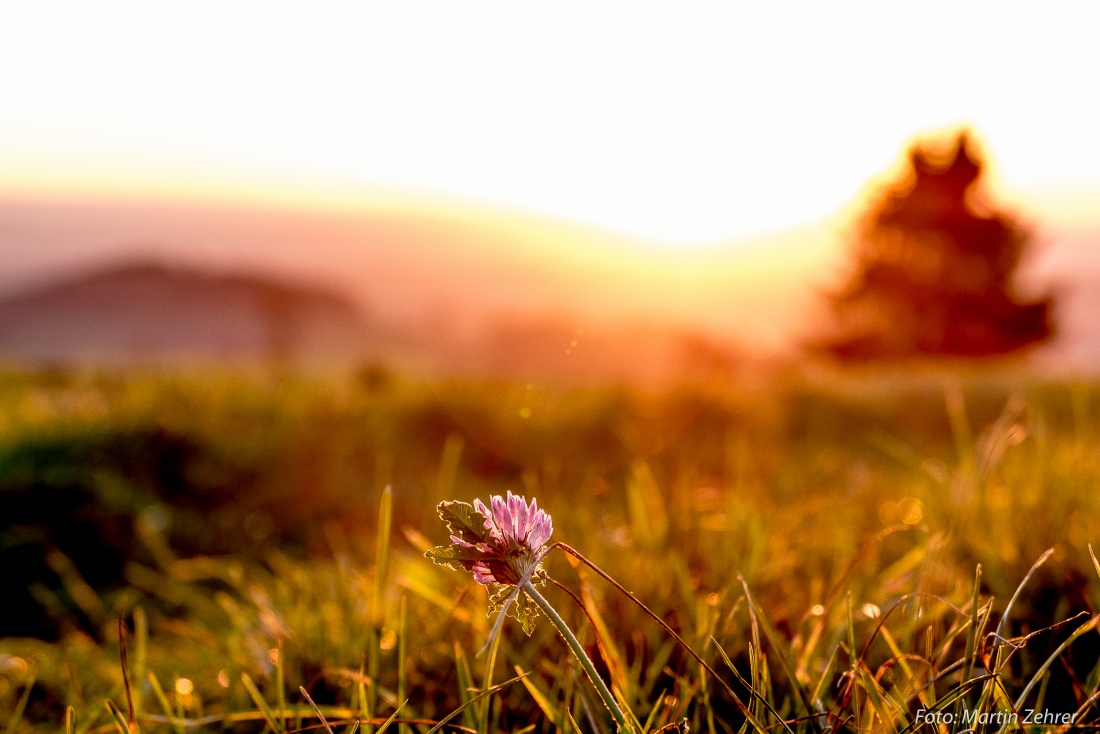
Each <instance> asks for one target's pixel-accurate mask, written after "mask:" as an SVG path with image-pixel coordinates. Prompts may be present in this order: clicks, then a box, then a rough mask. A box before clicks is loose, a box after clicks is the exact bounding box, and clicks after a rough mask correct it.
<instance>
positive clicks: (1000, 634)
mask: <svg viewBox="0 0 1100 734" xmlns="http://www.w3.org/2000/svg"><path fill="white" fill-rule="evenodd" d="M1053 554H1054V549H1053V548H1048V549H1047V551H1046V552H1045V553H1043V555H1041V556H1039V560H1037V561H1035V563H1034V564H1032V566H1031V570H1030V571H1028V572H1027V575H1026V576H1024V580H1023V581H1021V582H1020V585H1019V586H1017V587H1016V593H1014V594H1013V595H1012V598H1011V599H1009V600H1008V606H1006V607H1005V611H1004V614H1002V615H1001V620H1000V621H999V622H998V623H997V631H996V633H995V634H996V639H997V642H995V643H994V644H995V646H996V647H999V646H1000V645H999V644H998V643H999V642H1000V641H1001V640H1003V639H1004V628H1005V625H1006V624H1007V623H1008V616H1009V615H1010V614H1011V613H1012V608H1013V607H1014V606H1016V600H1017V599H1019V598H1020V594H1021V592H1023V590H1024V587H1025V586H1027V582H1028V581H1030V580H1031V577H1032V576H1034V575H1035V572H1036V571H1038V570H1039V567H1040V566H1042V565H1043V564H1044V563H1046V562H1047V559H1048V558H1050V557H1051V556H1052V555H1053Z"/></svg>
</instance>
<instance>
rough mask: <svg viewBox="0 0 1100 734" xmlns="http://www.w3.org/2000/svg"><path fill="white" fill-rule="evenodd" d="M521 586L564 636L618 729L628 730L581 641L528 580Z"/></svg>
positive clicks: (613, 699) (628, 727) (623, 717)
mask: <svg viewBox="0 0 1100 734" xmlns="http://www.w3.org/2000/svg"><path fill="white" fill-rule="evenodd" d="M522 588H523V591H524V592H526V594H527V596H529V597H531V600H532V601H534V602H535V604H537V605H538V607H539V609H541V610H542V612H543V614H545V615H546V617H547V618H548V619H549V620H550V622H551V623H552V624H553V625H554V626H555V627H557V628H558V632H560V633H561V636H562V637H564V638H565V642H566V644H567V645H569V649H570V650H572V651H573V654H574V655H576V656H577V660H578V661H580V664H581V667H582V668H584V672H585V673H587V674H588V677H589V679H591V681H592V685H594V686H595V687H596V692H597V693H599V694H600V698H602V699H603V703H604V706H606V707H607V710H608V711H610V712H611V718H613V719H615V723H616V724H617V725H618V727H619V731H621V732H628V731H630V726H629V725H628V723H627V720H626V716H625V715H624V714H623V712H622V709H620V708H619V704H618V702H616V701H615V697H614V696H612V695H611V691H609V690H608V689H607V685H606V684H605V683H604V682H603V679H602V678H600V676H599V674H598V673H597V672H596V666H594V665H593V664H592V661H591V660H590V659H589V657H588V655H587V654H586V653H585V651H584V648H583V647H581V643H580V642H578V641H577V638H576V636H574V634H573V631H572V630H570V629H569V627H567V626H566V624H565V620H563V619H562V618H561V616H560V615H559V614H558V613H557V611H556V610H555V609H554V607H552V606H551V605H550V602H548V601H546V599H545V597H543V595H542V594H540V593H539V592H538V591H537V590H536V589H535V587H534V585H533V584H532V583H531V582H530V581H524V582H523V583H522Z"/></svg>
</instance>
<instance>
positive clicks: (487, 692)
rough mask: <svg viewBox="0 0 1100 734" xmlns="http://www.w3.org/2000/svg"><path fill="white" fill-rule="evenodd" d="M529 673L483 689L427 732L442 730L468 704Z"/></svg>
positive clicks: (429, 733)
mask: <svg viewBox="0 0 1100 734" xmlns="http://www.w3.org/2000/svg"><path fill="white" fill-rule="evenodd" d="M528 675H530V673H524V674H523V675H517V676H516V677H515V678H509V679H508V680H506V681H504V682H503V683H501V684H499V685H495V686H493V687H492V688H488V689H486V690H484V691H482V692H481V693H479V694H477V695H476V696H474V697H473V698H471V699H470V700H469V701H467V702H466V703H464V704H462V705H461V706H459V707H458V708H456V709H455V710H454V711H452V712H451V713H449V714H447V715H446V716H444V717H443V718H442V719H440V720H439V721H438V722H437V723H436V725H435V726H433V727H432V728H431V729H429V730H428V732H427V734H435V732H437V731H440V730H442V729H443V727H444V726H445V725H446V724H447V722H449V721H450V720H451V719H453V718H454V717H456V716H458V715H459V714H461V713H462V712H463V711H464V710H465V709H466V707H467V706H472V705H473V704H475V703H477V702H478V701H480V700H481V699H483V698H485V697H486V696H491V695H492V694H494V693H496V692H497V691H499V690H501V689H502V688H507V687H508V686H510V685H512V684H513V683H515V682H516V681H520V680H523V679H524V678H526V677H527V676H528Z"/></svg>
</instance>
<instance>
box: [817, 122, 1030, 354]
mask: <svg viewBox="0 0 1100 734" xmlns="http://www.w3.org/2000/svg"><path fill="white" fill-rule="evenodd" d="M908 158H909V166H908V170H907V171H905V173H904V175H903V176H902V177H901V179H900V180H898V181H895V182H893V183H891V184H888V185H887V186H885V187H884V188H883V190H882V191H881V193H880V194H878V196H877V197H876V198H875V199H873V200H872V202H871V205H870V207H869V209H868V211H867V212H866V214H865V215H864V216H863V218H862V220H861V222H860V225H859V228H858V229H857V232H856V237H855V241H854V248H853V254H854V261H855V262H854V268H853V273H852V275H851V277H850V279H849V281H848V282H847V283H846V284H845V285H844V286H843V287H842V288H841V289H839V290H838V291H835V292H833V293H831V294H829V296H828V298H829V305H830V306H831V310H832V314H833V317H834V325H833V329H832V332H831V333H830V334H829V335H827V336H826V337H825V338H823V339H821V340H820V341H818V342H817V343H816V344H814V345H813V346H814V347H815V349H817V350H820V351H824V352H826V353H828V354H831V355H832V356H834V357H836V358H837V359H840V360H842V361H869V360H904V359H911V358H919V357H967V358H976V357H989V356H995V355H1003V354H1007V353H1010V352H1014V351H1016V350H1019V349H1022V348H1024V347H1027V346H1029V345H1035V344H1038V343H1041V342H1043V341H1045V340H1046V339H1048V338H1049V337H1050V334H1051V328H1050V322H1049V311H1050V298H1049V297H1044V298H1043V299H1041V300H1038V301H1035V302H1031V303H1025V302H1021V301H1020V300H1018V299H1017V297H1016V295H1015V293H1014V288H1013V282H1012V279H1013V275H1014V273H1015V271H1016V267H1017V265H1018V264H1019V261H1020V257H1021V255H1022V254H1023V252H1024V250H1025V248H1026V247H1027V245H1028V243H1029V242H1030V239H1031V237H1030V233H1029V232H1028V231H1027V230H1026V229H1025V228H1024V227H1022V226H1021V225H1020V223H1019V222H1018V221H1017V220H1016V219H1015V218H1014V217H1013V216H1012V215H1011V214H1009V213H1005V212H1002V211H997V210H996V209H994V208H993V207H992V206H990V204H989V203H988V202H987V201H986V199H985V197H984V192H983V191H982V187H981V174H982V167H983V163H982V160H981V158H980V157H979V156H978V155H977V154H976V153H975V151H974V147H973V145H972V144H971V142H970V140H969V137H968V134H967V132H965V131H962V132H959V133H957V134H956V135H954V136H953V138H952V139H949V140H946V141H933V142H930V143H929V142H921V143H916V144H914V145H913V146H912V147H911V148H910V149H909V152H908Z"/></svg>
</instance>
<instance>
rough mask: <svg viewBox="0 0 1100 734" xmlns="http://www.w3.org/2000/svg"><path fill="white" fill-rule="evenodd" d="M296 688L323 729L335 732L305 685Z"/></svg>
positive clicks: (329, 733)
mask: <svg viewBox="0 0 1100 734" xmlns="http://www.w3.org/2000/svg"><path fill="white" fill-rule="evenodd" d="M298 690H299V691H301V693H302V695H303V696H305V698H306V703H308V704H309V706H310V708H312V709H313V712H314V713H315V714H317V718H318V719H319V720H320V721H321V724H322V725H323V726H324V727H325V731H327V732H328V734H335V732H333V731H332V727H331V726H329V723H328V720H327V719H325V715H324V714H322V713H321V709H319V708H317V704H315V703H314V702H313V697H312V696H310V695H309V692H308V691H307V690H306V689H305V686H298ZM394 715H395V716H396V715H397V713H396V712H394Z"/></svg>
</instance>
